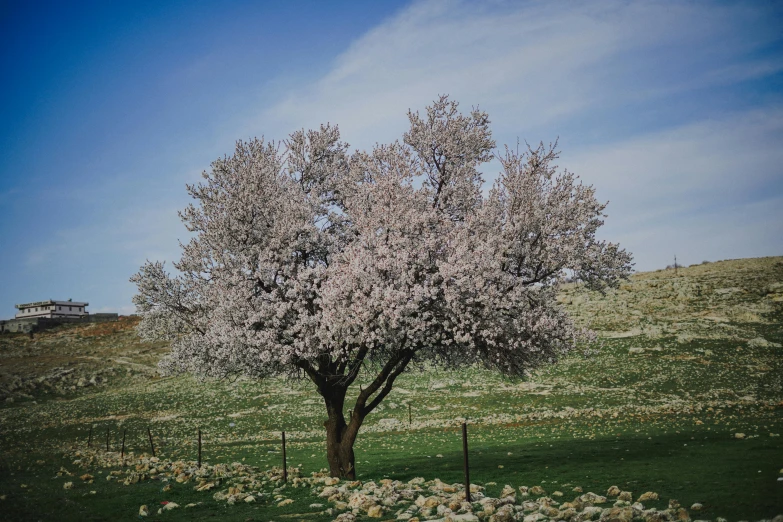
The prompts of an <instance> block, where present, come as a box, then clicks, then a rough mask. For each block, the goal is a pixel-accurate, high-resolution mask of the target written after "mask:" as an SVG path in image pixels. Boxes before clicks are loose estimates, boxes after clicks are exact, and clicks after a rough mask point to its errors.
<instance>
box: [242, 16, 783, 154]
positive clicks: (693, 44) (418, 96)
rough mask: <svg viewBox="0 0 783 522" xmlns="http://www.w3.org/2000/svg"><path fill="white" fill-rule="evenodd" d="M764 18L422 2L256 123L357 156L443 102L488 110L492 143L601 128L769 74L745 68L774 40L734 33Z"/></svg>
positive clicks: (772, 62) (758, 63) (774, 66)
mask: <svg viewBox="0 0 783 522" xmlns="http://www.w3.org/2000/svg"><path fill="white" fill-rule="evenodd" d="M763 15H764V13H763V12H762V11H760V10H754V9H749V8H747V6H742V7H741V6H730V5H726V6H724V5H715V4H702V3H693V4H683V3H681V2H652V3H644V4H639V3H628V2H620V1H614V0H604V1H598V2H575V3H570V4H569V9H568V10H564V9H563V8H562V5H556V4H552V3H548V2H525V3H505V2H493V3H489V4H486V3H470V2H443V1H428V2H419V3H415V4H413V5H412V6H411V7H409V8H408V9H406V10H404V11H402V12H401V13H399V14H398V15H397V16H395V17H393V18H392V19H390V20H388V21H387V22H386V23H384V24H382V25H380V26H378V27H376V28H375V29H373V30H372V31H370V32H368V33H367V34H365V35H363V36H362V37H360V38H358V39H357V40H356V41H355V42H354V43H353V45H351V46H350V48H349V49H347V50H346V51H345V52H344V53H343V54H342V55H341V56H339V57H338V58H337V60H336V61H335V64H334V67H333V68H332V69H331V71H330V72H329V73H328V74H326V75H325V76H323V77H322V78H320V79H318V80H317V81H315V82H313V83H312V84H309V85H305V86H303V87H302V88H299V89H294V90H292V91H291V92H290V94H289V95H288V96H286V97H285V98H284V99H282V100H281V101H280V102H279V103H276V104H275V105H274V106H272V107H269V108H268V109H266V110H264V111H263V113H262V115H261V117H260V118H259V119H258V120H256V121H255V122H254V124H255V125H258V126H261V127H272V128H286V129H293V128H297V127H300V126H307V127H312V126H316V125H318V124H319V123H322V122H326V121H330V122H333V123H334V122H337V123H339V124H340V126H341V128H342V129H343V131H344V135H345V136H346V137H347V138H348V139H349V140H350V141H351V142H352V143H355V145H357V146H359V147H362V148H364V147H368V146H371V145H372V144H373V142H374V141H375V140H378V141H384V140H389V139H392V138H394V137H396V136H397V135H398V134H399V131H400V130H402V129H404V127H405V125H406V120H405V117H404V114H405V112H406V110H407V109H408V108H411V107H412V108H420V107H424V106H425V105H426V104H427V103H428V102H430V101H431V100H432V99H433V98H434V97H435V96H436V95H437V94H439V93H450V94H451V95H452V96H453V97H454V98H455V99H458V100H462V101H463V102H464V103H468V104H477V103H478V104H481V106H482V107H484V108H486V109H487V110H488V111H490V116H493V117H494V120H495V122H496V123H498V124H499V125H498V127H497V128H498V131H499V133H500V134H505V133H525V132H526V131H529V130H531V129H533V130H538V129H541V128H549V129H551V128H557V127H560V126H563V125H565V124H566V123H567V119H568V118H570V117H574V116H576V115H579V114H580V113H588V112H589V113H592V114H593V115H594V116H595V117H596V118H600V117H601V113H600V110H601V108H603V107H606V106H609V105H611V106H618V105H622V104H623V103H629V102H638V101H639V100H644V99H657V98H660V97H661V96H664V95H670V94H671V93H672V92H676V91H681V90H692V89H697V88H703V87H705V86H709V85H714V84H719V83H725V82H726V81H729V80H730V79H731V77H732V75H737V76H742V77H751V76H752V77H758V76H759V75H764V74H772V73H774V72H775V71H778V70H779V67H780V63H779V62H780V60H779V59H777V58H769V59H764V58H758V59H757V60H755V61H754V62H753V63H752V64H747V63H745V62H746V61H747V54H748V53H749V52H750V51H752V50H753V49H756V48H757V47H759V46H762V45H764V44H766V43H768V42H769V40H770V39H771V38H774V35H770V34H768V33H769V31H766V32H764V31H759V32H757V33H754V34H749V32H747V31H745V32H738V31H737V30H736V29H732V28H736V27H737V25H736V24H741V23H745V24H751V23H753V22H756V23H758V22H759V19H760V18H761V17H763ZM738 79H741V78H738ZM558 134H559V132H558Z"/></svg>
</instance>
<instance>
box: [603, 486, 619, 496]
mask: <svg viewBox="0 0 783 522" xmlns="http://www.w3.org/2000/svg"><path fill="white" fill-rule="evenodd" d="M620 493H621V490H620V488H618V487H617V486H612V487H610V488H609V489H607V490H606V496H607V497H616V496H619V495H620Z"/></svg>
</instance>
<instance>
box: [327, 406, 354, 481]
mask: <svg viewBox="0 0 783 522" xmlns="http://www.w3.org/2000/svg"><path fill="white" fill-rule="evenodd" d="M324 400H325V401H326V411H327V413H328V414H329V418H328V419H327V420H326V422H324V427H325V428H326V459H327V461H328V462H329V474H330V475H331V476H333V477H338V478H341V479H348V480H356V466H355V464H356V460H355V458H354V453H353V444H354V442H355V441H356V434H357V433H358V431H359V426H360V425H361V419H359V415H358V413H357V412H354V413H353V415H354V418H352V419H350V423H346V422H345V415H344V414H343V405H344V403H345V390H333V392H332V393H329V394H324Z"/></svg>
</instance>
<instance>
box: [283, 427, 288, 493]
mask: <svg viewBox="0 0 783 522" xmlns="http://www.w3.org/2000/svg"><path fill="white" fill-rule="evenodd" d="M283 482H288V465H287V464H286V458H285V432H283Z"/></svg>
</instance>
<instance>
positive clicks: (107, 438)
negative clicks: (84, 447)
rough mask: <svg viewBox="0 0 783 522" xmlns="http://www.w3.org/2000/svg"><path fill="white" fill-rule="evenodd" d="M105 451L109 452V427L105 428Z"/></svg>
mask: <svg viewBox="0 0 783 522" xmlns="http://www.w3.org/2000/svg"><path fill="white" fill-rule="evenodd" d="M106 451H109V427H108V426H106Z"/></svg>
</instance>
